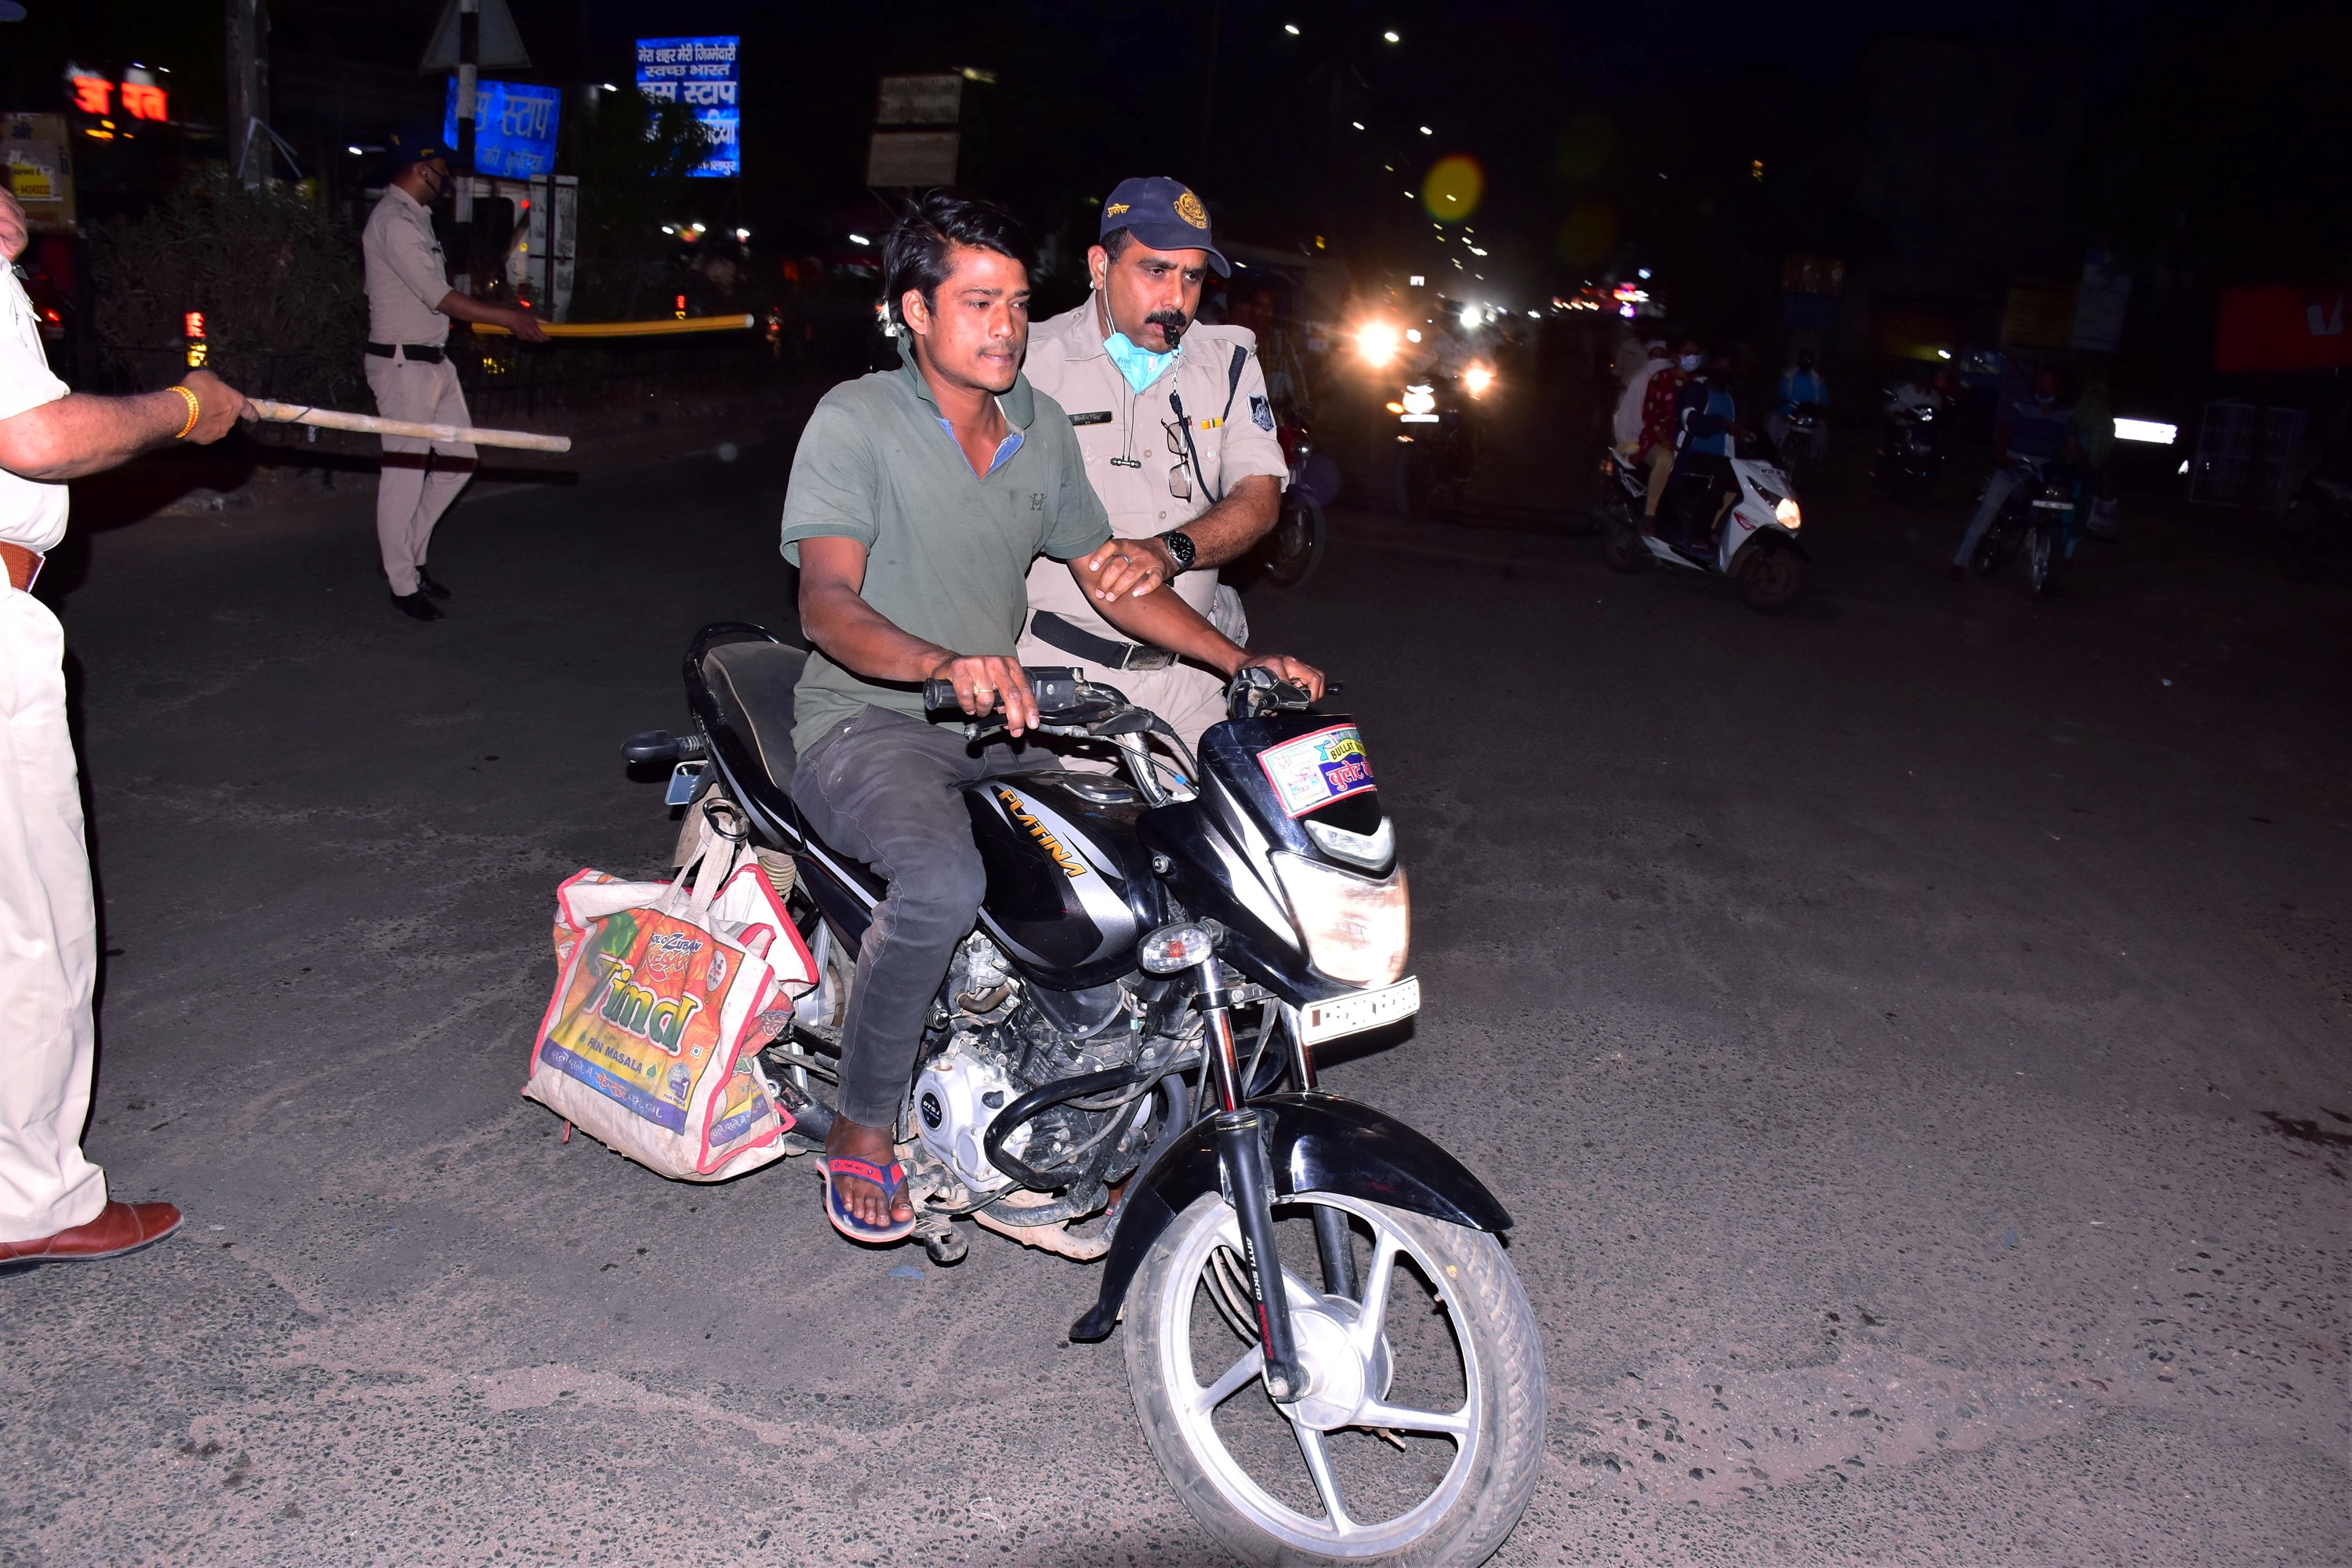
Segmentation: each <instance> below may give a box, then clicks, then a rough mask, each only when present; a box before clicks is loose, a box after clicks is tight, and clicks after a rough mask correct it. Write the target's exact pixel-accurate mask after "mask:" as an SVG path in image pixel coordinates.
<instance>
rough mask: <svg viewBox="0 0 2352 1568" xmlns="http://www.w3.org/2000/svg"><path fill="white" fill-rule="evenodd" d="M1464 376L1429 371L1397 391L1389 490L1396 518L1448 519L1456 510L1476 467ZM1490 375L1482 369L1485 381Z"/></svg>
mask: <svg viewBox="0 0 2352 1568" xmlns="http://www.w3.org/2000/svg"><path fill="white" fill-rule="evenodd" d="M1467 380H1468V377H1467V376H1466V375H1465V376H1449V375H1433V376H1430V377H1428V378H1427V379H1425V380H1423V381H1416V382H1414V383H1413V384H1412V385H1410V386H1408V387H1406V388H1405V389H1404V390H1403V392H1402V393H1400V394H1399V395H1398V397H1397V401H1396V402H1394V403H1391V404H1390V405H1388V406H1389V411H1390V412H1391V413H1392V414H1394V415H1395V416H1396V419H1397V425H1398V426H1399V428H1398V431H1397V435H1396V471H1395V484H1394V489H1395V494H1396V510H1397V515H1398V516H1399V517H1402V518H1407V519H1411V518H1416V517H1418V518H1450V517H1454V516H1458V515H1459V514H1460V513H1461V510H1462V508H1463V504H1464V503H1465V501H1467V500H1469V497H1470V480H1471V479H1472V477H1473V476H1474V475H1475V474H1476V473H1477V471H1478V429H1477V425H1476V423H1475V417H1474V414H1473V411H1472V407H1471V403H1470V397H1469V396H1465V391H1467V387H1466V385H1465V383H1466V382H1467ZM1492 380H1493V376H1492V373H1487V375H1486V382H1487V383H1491V382H1492Z"/></svg>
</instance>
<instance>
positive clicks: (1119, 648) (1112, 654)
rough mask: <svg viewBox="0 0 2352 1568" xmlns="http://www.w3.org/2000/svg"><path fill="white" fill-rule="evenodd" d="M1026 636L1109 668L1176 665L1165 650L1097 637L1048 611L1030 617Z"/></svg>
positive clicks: (1147, 644)
mask: <svg viewBox="0 0 2352 1568" xmlns="http://www.w3.org/2000/svg"><path fill="white" fill-rule="evenodd" d="M1029 635H1030V636H1031V637H1035V638H1036V639H1037V640H1038V641H1039V642H1041V643H1044V644H1045V646H1046V647H1056V648H1059V649H1061V650H1062V651H1063V652H1064V653H1074V654H1076V655H1077V656H1078V657H1079V658H1082V659H1085V660H1086V661H1087V663H1088V664H1099V665H1101V666H1103V667H1104V668H1108V669H1166V668H1168V667H1169V666H1170V665H1171V664H1174V663H1175V662H1176V656H1175V655H1174V654H1172V653H1171V652H1169V651H1168V650H1167V649H1166V648H1164V647H1152V646H1151V645H1150V643H1139V642H1119V641H1117V640H1115V639H1113V638H1110V637H1097V636H1095V634H1094V633H1092V632H1090V631H1088V630H1087V629H1086V628H1085V627H1084V626H1077V625H1075V624H1074V623H1072V622H1070V621H1066V620H1064V619H1063V618H1062V617H1061V616H1057V615H1055V613H1054V612H1053V611H1051V610H1039V611H1038V612H1037V613H1036V614H1034V615H1033V616H1030V617H1029Z"/></svg>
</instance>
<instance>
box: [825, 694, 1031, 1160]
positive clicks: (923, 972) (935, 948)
mask: <svg viewBox="0 0 2352 1568" xmlns="http://www.w3.org/2000/svg"><path fill="white" fill-rule="evenodd" d="M1041 761H1043V762H1045V763H1046V764H1047V765H1051V762H1050V759H1041V758H1039V757H1037V756H1035V755H1034V754H1024V751H1023V750H1021V749H1020V748H1016V747H1014V746H1012V745H1008V744H1006V743H1005V742H1004V741H1003V737H1002V736H999V737H997V738H996V739H995V740H994V741H992V742H986V743H983V744H980V745H974V744H972V743H971V742H967V741H966V740H965V739H964V738H963V734H962V731H960V730H959V729H957V728H956V727H955V726H953V725H950V724H929V723H925V722H924V721H922V720H919V719H915V718H911V717H909V716H908V715H907V714H904V713H894V712H892V711H890V710H888V709H885V708H871V707H869V708H866V709H865V710H862V711H861V712H859V713H858V715H857V716H856V718H854V719H845V720H843V721H841V722H840V723H838V724H836V725H835V726H834V727H833V728H832V729H831V730H829V731H826V732H825V733H824V735H823V736H822V737H820V738H819V739H818V740H817V742H815V743H814V745H812V746H810V747H809V749H808V750H807V751H806V752H803V753H802V754H801V760H800V764H799V766H798V767H796V768H794V769H793V803H794V804H795V805H798V806H799V807H800V808H801V812H802V815H803V816H806V817H807V818H808V824H809V826H811V827H812V828H814V829H815V830H816V835H817V837H820V838H822V839H824V841H825V843H827V844H828V845H830V846H832V847H834V848H835V849H838V850H839V851H841V852H842V853H843V854H844V855H848V856H852V857H855V858H857V859H860V860H863V861H865V862H866V864H867V865H869V866H871V867H873V868H874V871H875V874H876V875H877V876H879V877H881V878H883V879H885V880H886V881H887V882H888V883H889V884H890V886H889V889H888V891H887V893H886V894H885V896H884V897H883V900H882V901H881V902H880V903H879V904H877V905H876V906H875V908H874V923H873V924H872V925H871V926H869V927H867V928H866V937H865V940H864V941H863V942H861V943H860V944H859V947H858V952H857V971H856V976H855V977H854V978H853V980H852V981H851V984H850V991H849V1011H848V1013H847V1015H846V1016H845V1017H844V1018H843V1019H842V1025H841V1103H840V1106H839V1108H838V1109H839V1110H840V1112H841V1114H842V1115H844V1116H846V1117H848V1118H849V1119H850V1120H851V1121H856V1122H859V1123H862V1124H863V1125H865V1126H867V1127H887V1126H890V1125H892V1124H893V1123H895V1122H896V1121H898V1102H899V1101H900V1100H903V1099H905V1098H906V1094H907V1086H908V1083H909V1082H910V1081H911V1080H912V1079H913V1078H914V1074H915V1052H916V1050H917V1049H918V1048H919V1047H920V1046H921V1044H922V1039H923V1024H924V1022H925V1020H926V1018H927V1017H928V1016H929V1013H930V1006H931V998H932V997H933V996H934V995H935V994H937V993H938V991H939V988H940V981H941V980H943V979H945V978H946V977H947V973H948V960H949V959H950V958H951V957H953V956H954V954H955V949H956V944H957V943H958V942H961V941H962V940H963V939H964V935H965V933H966V932H968V931H971V928H972V922H973V921H974V919H975V918H976V917H977V916H978V915H979V913H980V899H981V894H982V892H984V891H985V890H986V889H987V885H988V875H987V872H986V871H985V870H984V869H983V868H982V866H981V862H980V850H979V848H978V847H976V846H975V845H974V844H973V843H972V837H971V813H970V812H969V811H968V810H967V809H966V807H965V805H964V803H963V793H962V788H961V786H962V785H964V784H971V783H973V782H975V781H977V780H980V779H984V778H991V777H993V776H995V775H997V774H999V773H1012V772H1014V771H1016V770H1017V769H1020V768H1024V767H1033V768H1034V767H1036V766H1037V765H1039V763H1040V762H1041Z"/></svg>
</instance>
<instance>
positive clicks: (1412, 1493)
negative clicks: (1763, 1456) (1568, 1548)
mask: <svg viewBox="0 0 2352 1568" xmlns="http://www.w3.org/2000/svg"><path fill="white" fill-rule="evenodd" d="M1318 1207H1321V1208H1324V1209H1327V1210H1329V1211H1336V1214H1337V1215H1338V1218H1339V1226H1330V1225H1329V1224H1328V1219H1327V1221H1326V1226H1325V1229H1326V1231H1327V1233H1332V1234H1343V1235H1345V1237H1347V1238H1348V1246H1349V1249H1350V1252H1349V1257H1348V1258H1347V1259H1345V1260H1344V1262H1340V1261H1339V1260H1335V1259H1333V1258H1327V1257H1326V1256H1324V1254H1323V1253H1322V1252H1321V1250H1320V1247H1319V1246H1318V1239H1317V1236H1316V1226H1315V1221H1314V1211H1315V1210H1316V1209H1317V1208H1318ZM1275 1220H1276V1226H1275V1230H1276V1251H1277V1252H1278V1253H1279V1255H1280V1258H1281V1262H1282V1274H1283V1283H1284V1287H1285V1290H1286V1295H1287V1297H1288V1299H1289V1301H1290V1310H1291V1321H1292V1323H1293V1325H1294V1327H1295V1328H1296V1330H1297V1342H1298V1346H1299V1352H1298V1353H1299V1360H1300V1362H1301V1363H1302V1365H1303V1369H1304V1371H1305V1372H1306V1373H1307V1394H1305V1396H1304V1397H1302V1398H1300V1399H1299V1400H1297V1402H1295V1403H1293V1404H1291V1405H1276V1404H1275V1403H1274V1401H1273V1400H1272V1399H1271V1398H1269V1397H1268V1395H1267V1394H1266V1392H1265V1384H1264V1382H1263V1380H1262V1378H1261V1376H1260V1373H1261V1372H1262V1371H1263V1367H1264V1355H1263V1352H1261V1351H1260V1350H1259V1348H1258V1342H1257V1330H1256V1321H1255V1310H1254V1308H1253V1306H1252V1304H1251V1302H1250V1300H1249V1296H1248V1289H1247V1286H1246V1284H1245V1280H1246V1279H1247V1276H1246V1275H1245V1274H1244V1272H1243V1265H1242V1252H1241V1233H1240V1226H1238V1224H1237V1223H1236V1222H1235V1220H1234V1213H1233V1210H1232V1209H1231V1208H1229V1207H1228V1206H1227V1205H1226V1204H1225V1202H1224V1200H1223V1197H1222V1196H1220V1195H1219V1194H1215V1193H1211V1194H1206V1195H1204V1196H1202V1198H1200V1199H1199V1200H1198V1201H1196V1202H1195V1203H1193V1204H1192V1206H1191V1207H1189V1208H1187V1209H1186V1210H1185V1211H1184V1212H1183V1213H1182V1214H1181V1215H1178V1216H1177V1217H1176V1219H1175V1220H1174V1222H1173V1223H1171V1225H1170V1226H1169V1227H1168V1229H1167V1230H1166V1231H1165V1232H1164V1233H1163V1234H1162V1235H1161V1236H1160V1239H1159V1240H1158V1242H1157V1243H1155V1244H1154V1246H1153V1247H1152V1250H1151V1252H1150V1256H1149V1257H1148V1258H1146V1259H1145V1260H1144V1264H1143V1267H1142V1269H1141V1271H1140V1272H1139V1274H1138V1276H1137V1278H1136V1281H1135V1285H1134V1289H1133V1291H1132V1293H1131V1294H1130V1296H1129V1310H1128V1314H1127V1368H1128V1381H1129V1385H1130V1387H1131V1389H1132V1391H1133V1393H1134V1395H1135V1405H1136V1411H1137V1413H1138V1415H1140V1416H1141V1418H1142V1421H1143V1431H1144V1436H1145V1438H1146V1439H1147V1440H1148V1441H1149V1442H1150V1445H1151V1451H1152V1454H1153V1457H1155V1458H1157V1459H1158V1460H1159V1461H1160V1469H1161V1470H1162V1471H1164V1472H1165V1473H1166V1475H1167V1477H1168V1479H1169V1482H1170V1484H1171V1485H1172V1486H1173V1487H1174V1488H1175V1489H1176V1492H1177V1495H1178V1497H1179V1498H1181V1500H1182V1501H1183V1503H1184V1506H1185V1508H1186V1509H1187V1510H1190V1511H1191V1513H1192V1517H1193V1518H1194V1519H1196V1520H1198V1521H1200V1523H1201V1527H1202V1529H1203V1530H1205V1531H1208V1533H1209V1534H1210V1535H1211V1536H1212V1537H1213V1538H1214V1539H1215V1540H1216V1541H1217V1542H1218V1543H1219V1544H1220V1545H1222V1546H1223V1547H1224V1548H1225V1550H1227V1551H1228V1552H1232V1553H1233V1554H1234V1556H1236V1557H1238V1558H1240V1559H1241V1560H1242V1561H1243V1562H1244V1563H1255V1564H1264V1565H1269V1568H1271V1565H1279V1568H1310V1565H1311V1568H1329V1565H1333V1564H1349V1565H1357V1568H1360V1565H1366V1564H1376V1565H1381V1568H1470V1565H1472V1564H1475V1563H1484V1562H1485V1561H1486V1559H1487V1558H1488V1557H1490V1556H1491V1555H1493V1554H1494V1552H1495V1551H1496V1548H1497V1547H1499V1546H1500V1545H1501V1544H1502V1542H1503V1540H1504V1538H1505V1537H1506V1536H1507V1535H1508V1534H1509V1533H1510V1532H1511V1529H1512V1527H1513V1526H1514V1525H1515V1524H1517V1522H1518V1518H1519V1514H1520V1512H1521V1511H1522V1510H1525V1509H1526V1507H1527V1503H1528V1497H1529V1495H1530V1494H1531V1493H1532V1492H1533V1491H1534V1489H1535V1484H1536V1479H1537V1477H1538V1472H1539V1470H1540V1468H1541V1467H1542V1463H1543V1451H1544V1369H1543V1347H1542V1345H1541V1343H1540V1342H1539V1341H1538V1338H1537V1334H1536V1325H1535V1316H1534V1313H1533V1312H1532V1311H1531V1310H1530V1309H1529V1308H1528V1299H1527V1295H1526V1293H1525V1292H1524V1291H1523V1290H1522V1289H1520V1288H1519V1281H1518V1277H1517V1274H1515V1273H1514V1272H1513V1271H1512V1268H1511V1265H1510V1260H1509V1259H1508V1258H1507V1257H1506V1256H1505V1255H1504V1252H1503V1248H1502V1246H1501V1244H1500V1243H1498V1242H1497V1241H1496V1239H1495V1238H1494V1237H1491V1236H1487V1235H1485V1234H1483V1233H1481V1232H1478V1231H1474V1230H1467V1229H1464V1228H1462V1227H1460V1226H1450V1225H1446V1224H1444V1223H1443V1222H1441V1221H1438V1220H1434V1219H1431V1218H1429V1217H1427V1216H1425V1215H1416V1214H1411V1213H1407V1212H1406V1211H1404V1210H1402V1209H1395V1208H1391V1207H1388V1206H1387V1205H1382V1204H1375V1203H1370V1202H1367V1201H1364V1200H1362V1199H1359V1198H1353V1197H1348V1196H1343V1195H1341V1194H1333V1193H1311V1194H1300V1196H1298V1197H1297V1198H1296V1199H1290V1200H1285V1201H1282V1202H1279V1203H1277V1204H1276V1206H1275ZM1335 1264H1337V1267H1336V1268H1335Z"/></svg>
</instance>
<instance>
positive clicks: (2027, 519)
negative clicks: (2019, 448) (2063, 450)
mask: <svg viewBox="0 0 2352 1568" xmlns="http://www.w3.org/2000/svg"><path fill="white" fill-rule="evenodd" d="M2011 461H2012V462H2014V463H2017V464H2019V465H2021V467H2023V468H2025V469H2026V473H2025V475H2024V476H2023V478H2022V479H2021V482H2020V483H2019V484H2018V486H2017V488H2016V489H2012V490H2011V491H2010V492H2009V499H2008V500H2004V501H2003V502H2001V506H2000V511H1999V512H1998V513H1997V514H1995V516H1994V518H1993V521H1992V523H1991V526H1990V527H1988V528H1987V529H1986V530H1985V532H1984V537H1983V538H1982V539H1981V540H1979V541H1978V542H1977V552H1976V555H1975V557H1974V558H1973V561H1972V564H1974V566H1975V567H1976V569H1977V574H1978V575H1979V576H1980V577H1990V576H1992V575H1994V574H1997V573H1999V572H2000V570H2001V569H2002V568H2003V567H2005V566H2007V565H2008V564H2009V563H2011V561H2014V560H2016V559H2017V558H2018V556H2019V555H2023V556H2024V557H2025V581H2026V585H2027V586H2028V587H2029V588H2030V589H2032V594H2033V596H2034V597H2035V598H2036V599H2046V598H2048V597H2049V596H2050V595H2052V594H2053V592H2055V591H2056V579H2057V574H2058V565H2059V563H2060V562H2062V561H2063V560H2065V559H2066V553H2067V550H2068V548H2069V547H2070V546H2071V545H2072V544H2073V543H2074V542H2075V541H2076V540H2078V539H2079V538H2080V537H2081V519H2080V515H2079V514H2080V509H2081V499H2080V497H2079V496H2078V495H2077V494H2076V491H2077V490H2078V489H2079V488H2080V487H2079V486H2078V484H2077V482H2076V479H2075V475H2074V470H2073V469H2072V468H2068V467H2067V466H2066V465H2064V464H2063V463H2059V462H2055V461H2052V460H2050V459H2046V458H2011Z"/></svg>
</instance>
